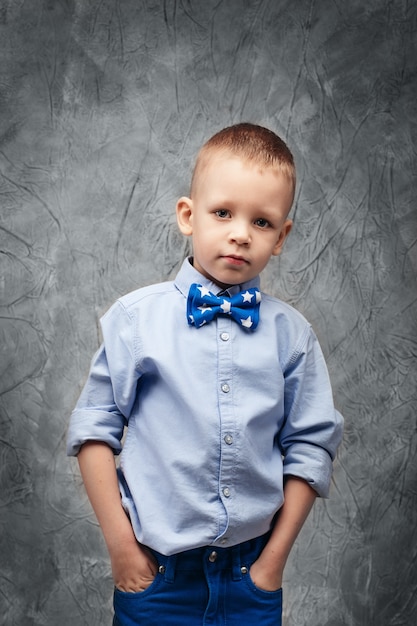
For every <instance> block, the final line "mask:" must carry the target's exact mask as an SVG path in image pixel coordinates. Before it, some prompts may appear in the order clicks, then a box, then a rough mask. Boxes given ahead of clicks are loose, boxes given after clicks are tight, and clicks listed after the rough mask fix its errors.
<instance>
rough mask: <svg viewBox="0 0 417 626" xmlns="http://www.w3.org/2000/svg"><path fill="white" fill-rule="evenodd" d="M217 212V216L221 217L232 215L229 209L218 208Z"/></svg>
mask: <svg viewBox="0 0 417 626" xmlns="http://www.w3.org/2000/svg"><path fill="white" fill-rule="evenodd" d="M215 214H216V215H217V217H220V218H221V219H224V218H226V217H230V211H227V209H217V211H215Z"/></svg>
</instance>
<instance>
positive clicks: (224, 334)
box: [220, 333, 230, 341]
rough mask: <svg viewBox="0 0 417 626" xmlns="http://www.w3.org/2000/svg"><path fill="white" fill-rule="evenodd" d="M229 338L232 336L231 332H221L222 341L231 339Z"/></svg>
mask: <svg viewBox="0 0 417 626" xmlns="http://www.w3.org/2000/svg"><path fill="white" fill-rule="evenodd" d="M229 338H230V335H229V333H221V334H220V339H221V340H222V341H229Z"/></svg>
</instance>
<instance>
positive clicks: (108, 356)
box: [68, 259, 342, 555]
mask: <svg viewBox="0 0 417 626" xmlns="http://www.w3.org/2000/svg"><path fill="white" fill-rule="evenodd" d="M193 282H197V283H199V284H202V285H204V286H205V287H207V288H208V289H209V290H210V291H211V292H213V293H218V292H219V291H220V289H219V287H218V286H217V285H215V284H213V283H212V282H210V281H209V280H208V279H206V278H205V277H204V276H202V275H201V274H199V273H198V272H197V271H196V270H195V268H193V266H192V265H191V263H190V262H189V260H188V259H186V260H185V261H184V263H183V265H182V268H181V270H180V272H179V273H178V275H177V277H176V279H175V281H170V282H165V283H160V284H157V285H152V286H149V287H144V288H142V289H138V290H136V291H134V292H132V293H130V294H128V295H126V296H123V297H122V298H120V299H119V300H118V301H117V302H116V303H115V304H114V305H113V306H112V307H111V308H110V309H109V311H108V312H107V313H106V314H105V315H104V316H103V318H102V320H101V327H102V333H103V344H102V346H101V348H100V349H99V351H98V352H97V354H96V355H95V357H94V359H93V362H92V365H91V370H90V374H89V377H88V380H87V383H86V385H85V387H84V390H83V392H82V394H81V396H80V398H79V401H78V403H77V406H76V408H75V410H74V411H73V413H72V416H71V420H70V427H69V432H68V454H70V455H76V454H77V453H78V451H79V449H80V446H81V445H82V444H83V443H85V442H86V441H89V440H95V441H103V442H106V443H107V444H108V445H109V446H110V447H111V448H112V449H113V450H114V452H115V453H116V454H118V453H120V452H121V457H120V467H119V470H118V475H119V484H120V491H121V495H122V503H123V506H124V507H125V510H126V512H127V513H128V515H129V517H130V520H131V523H132V526H133V529H134V532H135V535H136V538H137V539H138V541H139V542H141V543H143V544H145V545H147V546H149V547H151V548H153V549H155V550H157V551H158V552H161V553H163V554H166V555H169V554H174V553H176V552H180V551H183V550H187V549H191V548H195V547H200V546H205V545H212V546H219V547H228V546H231V545H235V544H237V543H240V542H242V541H246V540H248V539H251V538H253V537H257V536H260V535H262V534H263V533H265V532H267V531H268V530H269V528H270V526H271V523H272V521H273V518H274V516H275V514H276V513H277V511H278V510H279V508H280V507H281V506H282V503H283V478H284V476H285V475H292V476H297V477H300V478H302V479H304V480H306V481H307V482H308V483H309V484H310V485H311V486H312V487H313V488H314V489H315V490H316V491H317V493H318V494H319V495H321V496H327V494H328V489H329V484H330V478H331V473H332V460H333V459H334V456H335V454H336V449H337V447H338V445H339V443H340V440H341V435H342V418H341V416H340V414H339V413H338V412H337V411H336V410H335V408H334V404H333V399H332V391H331V387H330V382H329V377H328V373H327V369H326V365H325V362H324V358H323V355H322V352H321V349H320V347H319V344H318V341H317V339H316V337H315V335H314V333H313V331H312V329H311V326H310V325H309V324H308V322H307V321H306V320H305V319H304V317H303V316H302V315H300V314H299V313H298V312H297V311H295V309H293V308H292V307H290V306H289V305H287V304H285V303H284V302H282V301H280V300H278V299H276V298H273V297H271V296H268V295H266V294H264V293H263V294H262V302H261V308H260V322H259V325H258V328H257V329H256V331H254V332H252V331H250V330H248V329H245V328H243V327H241V326H239V325H238V324H237V323H236V322H235V321H233V320H232V319H231V318H230V316H226V315H225V316H219V317H218V318H216V319H215V320H213V321H212V322H210V323H209V324H207V325H204V326H202V327H201V328H195V327H194V326H189V325H188V323H187V319H186V298H187V294H188V290H189V287H190V284H191V283H193ZM251 287H259V278H256V279H254V280H251V281H249V282H247V283H244V284H242V285H236V286H233V287H232V288H230V289H229V291H230V292H231V293H230V295H233V294H234V293H236V292H237V291H240V290H246V289H249V288H251ZM125 427H127V431H126V433H125V435H126V436H125V439H124V444H123V445H122V438H123V435H124V431H125Z"/></svg>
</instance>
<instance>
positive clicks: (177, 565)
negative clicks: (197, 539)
mask: <svg viewBox="0 0 417 626" xmlns="http://www.w3.org/2000/svg"><path fill="white" fill-rule="evenodd" d="M269 537H270V532H268V533H266V534H265V535H262V536H261V537H256V538H254V539H249V541H244V542H243V543H239V544H237V545H235V546H231V547H230V548H218V547H217V546H203V547H201V548H193V549H192V550H186V551H184V552H179V553H177V554H172V555H171V556H165V555H164V554H160V553H159V552H157V551H156V550H151V552H152V553H153V554H154V556H155V558H156V559H157V561H158V565H159V572H160V573H161V574H164V576H165V580H167V581H171V582H173V581H174V578H175V573H176V572H180V571H182V572H186V571H188V572H192V571H202V570H205V569H206V568H207V566H209V565H211V566H215V567H216V569H224V570H227V569H228V570H231V571H232V574H233V579H234V580H239V579H240V578H241V577H242V573H246V571H247V570H249V567H250V566H251V565H252V563H253V562H254V561H256V559H257V558H258V556H259V554H260V553H261V552H262V550H263V548H264V546H265V545H266V543H267V541H268V539H269Z"/></svg>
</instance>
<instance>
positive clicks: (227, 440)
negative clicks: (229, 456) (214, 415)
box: [224, 435, 233, 446]
mask: <svg viewBox="0 0 417 626" xmlns="http://www.w3.org/2000/svg"><path fill="white" fill-rule="evenodd" d="M224 440H225V442H226V443H227V445H228V446H231V445H232V443H233V437H232V435H225V437H224Z"/></svg>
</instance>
